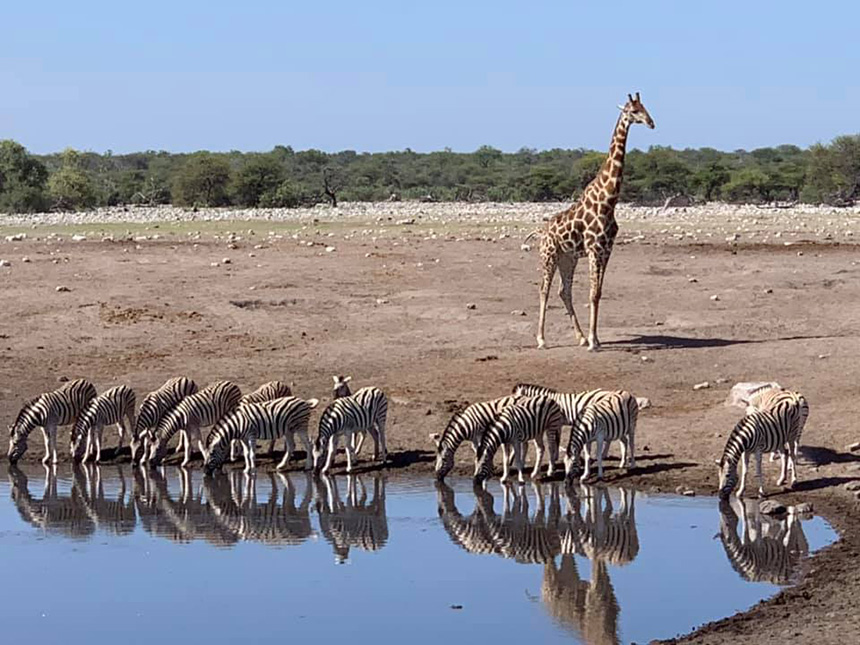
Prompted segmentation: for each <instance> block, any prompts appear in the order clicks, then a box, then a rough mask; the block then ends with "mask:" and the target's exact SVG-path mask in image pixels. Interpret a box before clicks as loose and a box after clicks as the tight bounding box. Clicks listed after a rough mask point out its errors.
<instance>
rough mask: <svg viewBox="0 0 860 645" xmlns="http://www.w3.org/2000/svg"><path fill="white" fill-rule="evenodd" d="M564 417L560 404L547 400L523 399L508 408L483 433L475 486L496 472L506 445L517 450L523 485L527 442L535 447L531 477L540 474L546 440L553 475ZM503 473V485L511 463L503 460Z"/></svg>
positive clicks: (545, 398) (540, 398)
mask: <svg viewBox="0 0 860 645" xmlns="http://www.w3.org/2000/svg"><path fill="white" fill-rule="evenodd" d="M562 425H564V414H563V413H562V411H561V408H560V407H559V405H558V403H556V402H555V401H554V400H553V399H551V398H550V397H548V396H536V397H531V398H521V399H519V400H518V401H517V402H516V403H515V404H514V405H511V406H508V407H507V408H505V409H504V410H503V411H502V412H501V413H500V414H499V416H498V418H497V419H496V420H495V421H494V422H493V424H492V425H491V426H490V427H489V428H488V429H487V431H486V432H485V433H484V438H483V440H482V441H481V446H480V448H479V450H478V460H477V463H476V464H475V482H477V483H481V482H484V481H486V480H487V479H488V478H489V477H490V476H491V475H492V472H493V457H495V454H496V451H497V450H498V449H499V447H500V446H502V445H503V444H504V445H506V446H508V447H509V448H513V450H514V459H515V460H516V463H517V468H518V470H519V480H520V482H523V481H524V480H523V470H524V468H525V466H524V463H523V462H524V458H523V449H524V445H525V443H526V442H527V441H531V442H532V443H534V445H535V449H536V451H537V454H536V455H535V465H534V469H533V470H532V475H531V476H532V477H533V478H534V477H537V476H538V474H539V473H540V465H541V460H542V459H543V452H544V440H546V444H547V447H548V448H549V468H548V470H547V474H548V475H552V473H553V470H554V468H555V462H556V460H557V459H558V445H559V439H560V436H561V427H562ZM502 466H503V468H504V472H503V474H502V481H503V482H504V481H506V480H507V478H508V467H509V465H508V460H507V459H504V460H502Z"/></svg>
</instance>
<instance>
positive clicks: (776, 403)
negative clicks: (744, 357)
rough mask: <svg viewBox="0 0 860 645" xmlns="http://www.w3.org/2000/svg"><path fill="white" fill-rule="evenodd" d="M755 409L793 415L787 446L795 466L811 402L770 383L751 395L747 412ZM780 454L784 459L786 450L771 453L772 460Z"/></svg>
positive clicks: (796, 393)
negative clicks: (792, 424) (793, 421)
mask: <svg viewBox="0 0 860 645" xmlns="http://www.w3.org/2000/svg"><path fill="white" fill-rule="evenodd" d="M755 410H769V411H771V412H776V411H778V410H780V411H784V413H786V414H790V415H792V416H793V418H794V419H795V423H794V427H793V428H792V432H791V436H790V437H789V438H788V445H787V446H786V447H787V448H788V452H789V454H790V455H791V457H792V460H791V464H792V467H794V466H795V465H796V464H797V451H798V449H799V448H800V436H801V434H803V428H804V426H805V425H806V420H807V419H808V418H809V403H807V401H806V398H805V397H804V396H803V395H802V394H800V393H799V392H791V391H789V390H786V389H784V388H782V387H780V386H779V385H776V384H768V386H767V387H762V388H759V389H758V390H756V391H754V392H753V393H752V394H751V395H750V397H749V399H748V401H747V413H749V412H754V411H755ZM780 413H782V412H780ZM778 454H779V455H780V456H781V457H782V458H783V459H784V458H785V453H784V452H782V451H776V452H772V453H770V461H773V460H774V459H776V457H777V455H778Z"/></svg>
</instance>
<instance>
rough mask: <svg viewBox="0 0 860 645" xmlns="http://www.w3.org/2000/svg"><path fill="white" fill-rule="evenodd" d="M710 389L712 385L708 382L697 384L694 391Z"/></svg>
mask: <svg viewBox="0 0 860 645" xmlns="http://www.w3.org/2000/svg"><path fill="white" fill-rule="evenodd" d="M709 387H711V384H710V383H709V382H708V381H704V382H702V383H696V384H695V385H694V386H693V389H694V390H707V389H708V388H709Z"/></svg>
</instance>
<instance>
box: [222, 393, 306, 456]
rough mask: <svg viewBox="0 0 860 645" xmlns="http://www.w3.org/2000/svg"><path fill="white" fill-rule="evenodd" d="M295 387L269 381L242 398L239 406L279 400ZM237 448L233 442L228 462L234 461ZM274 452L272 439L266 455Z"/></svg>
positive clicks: (236, 444)
mask: <svg viewBox="0 0 860 645" xmlns="http://www.w3.org/2000/svg"><path fill="white" fill-rule="evenodd" d="M294 386H295V384H294V383H291V384H290V385H287V384H286V383H282V382H281V381H269V382H268V383H263V385H261V386H260V387H258V388H257V389H256V390H254V391H253V392H251V393H250V394H246V395H245V396H243V397H242V399H241V401H239V405H247V404H248V403H265V402H266V401H274V400H275V399H280V398H283V397H285V396H292V395H293V390H292V388H293V387H294ZM238 448H239V443H238V442H236V441H234V442H233V445H232V446H230V461H235V460H236V456H237V452H236V451H237V449H238ZM273 452H275V440H274V439H272V440H271V441H270V442H269V450H268V453H269V454H270V455H271V454H272V453H273Z"/></svg>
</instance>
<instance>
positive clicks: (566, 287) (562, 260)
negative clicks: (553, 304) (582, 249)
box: [558, 255, 586, 345]
mask: <svg viewBox="0 0 860 645" xmlns="http://www.w3.org/2000/svg"><path fill="white" fill-rule="evenodd" d="M576 261H577V258H576V257H575V256H572V255H562V256H561V257H559V259H558V275H559V277H560V278H561V287H559V290H558V296H559V298H561V301H562V302H563V303H564V308H565V309H567V316H568V318H570V324H571V325H572V326H573V333H574V335H575V336H576V342H577V343H578V344H579V345H585V343H586V340H585V334H583V333H582V327H580V326H579V319H578V318H577V317H576V311H575V310H574V308H573V274H574V271H576Z"/></svg>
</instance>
